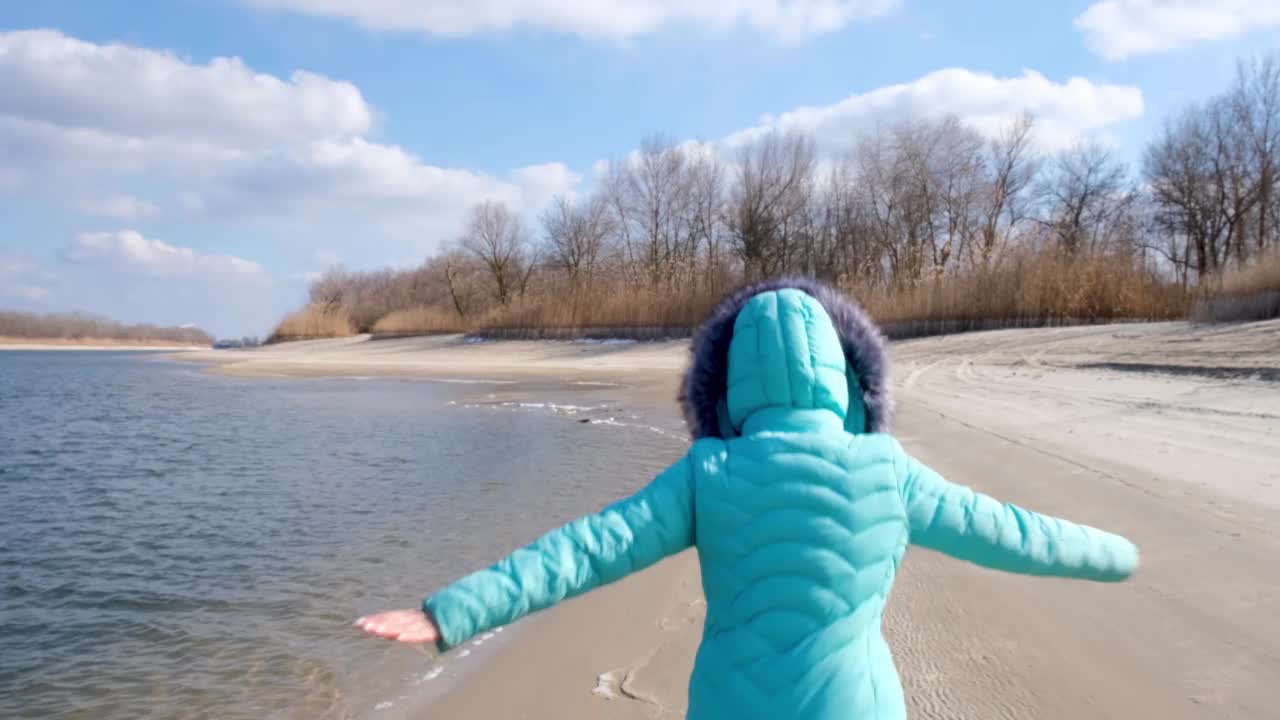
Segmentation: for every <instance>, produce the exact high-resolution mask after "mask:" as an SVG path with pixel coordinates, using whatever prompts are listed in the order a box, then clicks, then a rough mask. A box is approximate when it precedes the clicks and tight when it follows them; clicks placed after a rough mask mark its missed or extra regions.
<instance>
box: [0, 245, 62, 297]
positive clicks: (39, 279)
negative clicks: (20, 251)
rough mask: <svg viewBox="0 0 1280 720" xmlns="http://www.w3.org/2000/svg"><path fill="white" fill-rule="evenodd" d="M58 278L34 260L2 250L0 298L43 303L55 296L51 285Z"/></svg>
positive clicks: (0, 254)
mask: <svg viewBox="0 0 1280 720" xmlns="http://www.w3.org/2000/svg"><path fill="white" fill-rule="evenodd" d="M56 280H57V278H56V277H54V275H53V273H50V272H49V271H47V270H45V269H44V268H43V267H41V266H40V264H39V263H37V262H35V261H34V260H32V259H30V258H28V257H26V256H24V255H17V254H14V253H8V252H5V251H3V250H0V298H4V299H7V300H18V301H22V302H24V303H28V304H37V303H42V302H44V301H46V300H49V299H50V298H51V297H52V296H53V289H52V287H51V286H52V285H53V284H54V283H55V282H56Z"/></svg>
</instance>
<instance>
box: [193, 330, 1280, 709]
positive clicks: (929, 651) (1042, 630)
mask: <svg viewBox="0 0 1280 720" xmlns="http://www.w3.org/2000/svg"><path fill="white" fill-rule="evenodd" d="M685 348H686V346H685V344H684V343H682V342H669V343H652V344H639V343H570V342H562V343H561V342H557V343H538V342H529V343H516V342H510V343H508V342H504V343H468V342H465V341H464V340H463V339H461V338H458V337H440V338H418V339H402V340H387V341H369V340H368V339H367V338H352V339H346V340H333V341H314V342H308V343H294V344H289V345H285V346H276V347H270V348H263V349H258V350H252V351H218V352H215V351H198V352H192V353H183V354H182V355H181V356H180V357H181V358H182V359H184V360H193V361H200V362H205V363H210V364H213V365H214V367H213V370H214V371H216V372H223V373H232V374H237V375H272V376H317V375H346V376H350V375H397V376H400V375H403V376H418V377H430V378H435V379H446V380H448V379H454V380H467V379H477V378H486V379H512V380H529V379H554V380H557V381H564V382H585V383H596V382H616V383H620V384H623V385H625V386H626V388H627V389H626V394H627V397H628V398H630V399H631V401H633V402H634V403H635V404H637V405H645V406H649V407H658V406H662V405H664V404H666V405H669V406H671V407H672V412H671V422H672V423H673V425H672V428H673V429H678V425H677V424H676V423H677V415H676V413H675V410H674V404H673V403H674V401H673V398H674V395H675V389H676V385H677V381H678V377H679V373H680V371H681V369H682V368H683V367H684V363H685V352H686V349H685ZM893 357H894V361H895V366H894V368H893V377H894V385H895V387H896V390H897V397H898V407H899V412H898V420H897V423H896V434H897V435H898V436H899V437H900V438H901V440H902V442H903V444H904V445H905V446H906V448H907V449H908V450H909V451H911V452H912V453H914V454H916V455H917V456H918V457H920V458H921V459H922V460H924V461H925V462H927V463H929V464H931V465H933V466H934V467H935V468H937V469H938V470H939V471H941V472H942V473H943V474H945V475H947V476H948V477H950V478H951V479H953V480H956V481H959V482H963V483H967V484H970V485H973V486H974V487H976V488H978V489H980V490H983V491H985V492H988V493H991V494H993V495H995V496H997V497H1000V498H1002V499H1005V500H1008V501H1011V502H1016V503H1019V504H1021V505H1023V506H1026V507H1030V508H1033V509H1036V510H1040V511H1044V512H1048V513H1053V514H1059V515H1063V516H1065V517H1069V518H1071V519H1074V520H1077V521H1080V522H1085V523H1088V524H1092V525H1097V526H1100V527H1103V528H1107V529H1111V530H1114V531H1117V532H1121V533H1123V534H1126V535H1128V536H1129V537H1131V538H1132V539H1133V540H1134V541H1135V542H1136V543H1137V544H1138V545H1139V547H1140V548H1141V550H1142V553H1143V556H1142V557H1143V565H1142V568H1141V569H1140V571H1139V573H1138V575H1137V576H1135V578H1134V579H1133V580H1132V581H1131V582H1128V583H1126V584H1123V585H1114V586H1113V585H1107V586H1103V585H1091V584H1084V583H1070V582H1065V581H1057V580H1043V579H1030V578H1022V577H1015V576H1009V575H1002V574H999V573H995V572H991V571H986V570H982V569H978V568H975V567H972V566H968V565H965V564H963V563H960V562H956V561H953V560H950V559H947V558H944V557H940V556H937V555H935V554H932V553H930V552H928V551H924V550H918V549H917V550H912V551H910V552H908V554H907V558H906V560H905V562H904V564H903V567H902V572H901V575H900V579H899V581H898V584H897V585H896V587H895V590H894V596H893V597H892V598H891V599H890V602H889V609H888V613H887V616H886V619H885V630H886V634H887V636H888V637H889V640H890V644H891V646H892V648H893V651H894V654H895V656H896V658H897V661H898V664H899V670H900V672H901V675H902V679H903V683H904V685H905V687H906V692H907V697H908V702H909V707H910V711H911V716H912V717H915V718H1030V717H1035V718H1080V717H1088V718H1124V719H1126V720H1128V719H1129V718H1134V717H1160V718H1267V717H1274V713H1275V705H1274V701H1275V697H1276V689H1275V681H1276V679H1277V678H1280V563H1277V562H1276V557H1278V556H1280V460H1278V459H1277V458H1280V422H1278V421H1280V322H1276V321H1273V322H1268V323H1254V324H1248V325H1233V326H1222V327H1193V326H1190V325H1187V324H1183V323H1166V324H1152V325H1112V326H1101V327H1082V328H1066V329H1043V330H1012V331H997V332H989V333H975V334H969V335H958V336H951V337H945V338H937V339H927V340H918V341H910V342H904V343H898V344H895V345H894V346H893ZM426 590H429V588H424V591H426ZM702 608H703V605H702V600H701V592H700V590H699V586H698V575H697V562H696V557H695V556H694V554H693V553H691V552H690V553H685V554H683V555H681V556H678V557H675V558H672V559H670V560H668V561H666V562H664V563H662V564H660V565H659V566H657V567H655V568H653V569H651V570H649V571H647V572H645V573H642V574H640V575H636V576H633V577H631V578H628V579H626V580H624V581H622V582H620V583H617V584H616V585H613V586H610V587H608V588H604V589H602V590H599V591H597V592H595V593H592V594H589V595H587V596H584V597H581V598H578V599H576V600H573V601H570V602H568V603H565V604H563V605H561V606H559V607H557V608H554V609H552V610H549V611H547V612H546V613H543V614H541V615H538V616H535V617H534V618H530V619H529V620H526V621H524V622H522V623H521V624H520V625H521V626H520V632H519V633H518V634H516V635H515V636H514V637H513V638H512V639H511V641H510V642H508V643H506V644H504V646H503V647H501V648H500V649H499V650H498V651H497V652H495V653H493V654H492V656H491V657H487V658H485V662H484V663H483V664H479V665H477V667H475V668H474V671H472V672H469V673H467V674H466V676H465V677H464V678H462V679H461V680H460V681H459V682H458V683H457V684H456V686H455V687H454V688H453V689H452V690H451V691H450V692H449V693H448V694H446V695H445V696H444V697H443V698H441V699H439V700H438V701H437V702H436V703H434V704H433V705H432V706H431V708H430V713H429V715H430V717H433V718H478V717H486V718H487V717H510V718H522V717H523V718H678V717H682V716H683V711H684V708H685V684H686V682H687V678H688V673H689V669H690V667H691V664H692V658H693V653H694V650H695V648H696V643H697V639H698V633H699V632H700V630H701V621H702V616H701V612H702Z"/></svg>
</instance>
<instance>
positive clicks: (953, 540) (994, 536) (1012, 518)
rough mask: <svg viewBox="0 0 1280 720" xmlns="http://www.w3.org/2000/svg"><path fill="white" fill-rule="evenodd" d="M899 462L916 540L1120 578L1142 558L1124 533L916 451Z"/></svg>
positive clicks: (1025, 569) (1037, 567)
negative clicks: (981, 483) (960, 479)
mask: <svg viewBox="0 0 1280 720" xmlns="http://www.w3.org/2000/svg"><path fill="white" fill-rule="evenodd" d="M904 458H905V459H904V460H903V462H902V464H900V465H899V473H900V478H899V479H900V481H901V483H902V496H903V501H904V502H905V504H906V508H907V519H908V521H909V523H910V526H911V541H912V542H913V543H915V544H918V545H921V546H923V547H927V548H930V549H932V550H937V551H939V552H943V553H946V554H948V555H952V556H954V557H957V558H960V559H962V560H968V561H970V562H973V563H977V564H978V565H982V566H985V567H989V568H994V569H996V570H1004V571H1007V572H1015V573H1021V574H1025V575H1046V576H1055V577H1066V578H1075V579H1080V580H1096V581H1102V582H1116V581H1119V580H1124V579H1125V578H1127V577H1129V576H1130V575H1131V574H1132V573H1133V571H1134V569H1135V568H1136V567H1137V564H1138V550H1137V548H1136V547H1134V545H1133V543H1131V542H1129V541H1128V540H1126V539H1125V538H1123V537H1120V536H1118V535H1112V534H1111V533H1107V532H1103V531H1101V530H1097V529H1094V528H1091V527H1088V526H1085V525H1077V524H1076V523H1073V522H1069V521H1067V520H1061V519H1058V518H1054V517H1048V516H1045V515H1040V514H1038V513H1034V512H1031V511H1029V510H1024V509H1022V508H1020V507H1017V506H1016V505H1011V504H1007V503H1001V502H999V501H997V500H994V499H992V498H990V497H988V496H986V495H983V494H981V493H978V492H974V491H973V490H971V489H969V488H967V487H963V486H960V485H955V484H953V483H950V482H948V481H947V480H946V479H944V478H943V477H942V476H941V475H939V474H938V473H936V472H934V471H933V470H932V469H931V468H929V467H928V466H926V465H924V464H923V463H921V462H920V461H918V460H916V459H915V458H913V457H911V456H909V455H905V453H904Z"/></svg>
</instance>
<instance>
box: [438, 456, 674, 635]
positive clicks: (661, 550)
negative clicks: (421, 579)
mask: <svg viewBox="0 0 1280 720" xmlns="http://www.w3.org/2000/svg"><path fill="white" fill-rule="evenodd" d="M692 544H693V471H692V468H691V465H690V462H689V459H688V458H687V457H685V458H682V459H681V460H679V461H678V462H676V464H675V465H672V466H671V467H670V468H668V469H667V470H666V471H664V472H663V473H662V474H660V475H659V476H658V477H657V478H656V479H655V480H654V481H653V482H652V483H650V484H649V485H648V486H647V487H645V488H644V489H642V490H641V491H640V492H638V493H636V494H635V495H633V496H631V497H629V498H627V499H625V500H621V501H619V502H617V503H614V504H612V505H610V506H609V507H606V508H605V509H604V510H602V511H600V512H599V513H597V514H595V515H588V516H586V517H583V518H579V519H577V520H574V521H573V522H571V523H569V524H568V525H565V526H563V527H561V528H559V529H558V530H554V531H552V532H550V533H547V534H546V535H543V536H542V537H541V538H539V539H538V540H537V541H535V542H534V543H532V544H531V545H529V546H527V547H525V548H523V549H520V550H517V551H515V552H513V553H511V554H510V555H508V556H507V557H506V558H503V559H502V560H500V561H498V562H497V563H495V564H494V565H492V566H491V567H489V568H488V569H485V570H481V571H479V572H476V573H472V574H471V575H468V576H466V577H464V578H462V579H461V580H459V581H457V582H455V583H453V584H452V585H450V586H448V587H446V588H445V589H443V590H441V591H440V592H438V593H436V594H435V595H432V596H431V597H429V598H427V599H426V600H425V601H424V602H423V604H422V607H423V610H425V611H426V612H427V613H428V614H429V615H430V616H431V618H432V619H433V620H434V622H435V625H436V627H437V628H438V631H439V640H438V645H439V646H440V648H441V650H447V649H448V648H450V647H453V646H455V645H458V644H459V643H462V642H465V641H466V640H467V638H470V637H472V636H473V635H476V634H477V633H482V632H484V631H486V630H490V629H492V628H495V627H499V626H501V625H506V624H508V623H511V622H514V621H515V620H517V619H519V618H521V617H523V616H525V615H528V614H529V613H533V612H537V611H538V610H542V609H544V608H547V607H549V606H551V605H554V604H555V603H557V602H560V601H561V600H564V599H567V598H570V597H573V596H575V595H578V594H581V593H583V592H586V591H588V590H591V589H593V588H596V587H599V586H601V585H606V584H608V583H611V582H613V581H615V580H619V579H621V578H622V577H624V576H626V575H628V574H629V573H633V572H636V571H638V570H642V569H644V568H646V567H648V566H650V565H652V564H654V563H656V562H658V561H659V560H661V559H663V558H664V557H666V556H668V555H672V554H675V553H677V552H680V551H681V550H684V549H685V548H688V547H689V546H690V545H692Z"/></svg>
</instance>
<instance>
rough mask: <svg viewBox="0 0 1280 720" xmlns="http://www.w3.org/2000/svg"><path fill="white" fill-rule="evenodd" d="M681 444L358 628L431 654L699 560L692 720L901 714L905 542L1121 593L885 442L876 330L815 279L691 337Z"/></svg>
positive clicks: (1112, 555)
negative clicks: (672, 456) (654, 464)
mask: <svg viewBox="0 0 1280 720" xmlns="http://www.w3.org/2000/svg"><path fill="white" fill-rule="evenodd" d="M692 354H693V357H692V363H691V367H690V369H689V371H688V373H687V375H686V376H685V380H684V386H683V389H682V392H681V397H680V400H681V402H682V404H683V407H684V413H685V418H686V420H687V422H688V425H689V428H690V431H691V434H692V435H693V438H694V443H693V445H692V447H691V448H690V449H689V452H688V453H687V454H686V455H685V456H684V457H683V458H681V459H680V460H679V461H677V462H676V463H675V464H674V465H672V466H671V467H670V468H668V469H667V470H666V471H664V472H663V473H661V474H660V475H658V477H657V478H656V479H655V480H654V481H653V482H652V483H651V484H650V485H649V486H648V487H646V488H644V489H643V490H641V491H640V492H638V493H637V494H636V495H634V496H632V497H630V498H627V499H625V500H622V501H619V502H617V503H615V504H613V505H611V506H609V507H607V508H605V509H604V510H602V511H601V512H600V513H598V514H596V515H590V516H588V517H584V518H581V519H579V520H575V521H574V522H572V523H569V524H568V525H566V526H564V527H562V528H560V529H558V530H555V531H554V532H551V533H549V534H547V535H544V536H543V537H542V538H541V539H539V540H538V541H536V542H534V543H533V544H532V545H529V546H528V547H526V548H524V549H522V550H517V551H516V552H514V553H512V554H511V555H509V556H508V557H507V558H505V559H503V560H501V561H499V562H498V563H496V564H494V565H493V566H492V567H490V568H488V569H486V570H482V571H480V572H477V573H474V574H472V575H470V576H468V577H465V578H463V579H461V580H459V581H458V582H456V583H454V584H452V585H450V586H449V587H447V588H445V589H444V590H442V591H440V592H439V593H436V594H435V595H433V596H431V597H429V598H427V599H426V600H425V601H424V602H423V604H422V608H421V609H420V610H401V611H395V612H389V613H383V614H380V615H374V616H371V617H366V618H361V619H360V620H359V621H357V624H358V625H360V627H362V628H363V629H364V630H366V631H367V632H370V633H373V634H375V635H379V636H381V637H385V638H391V639H395V640H400V641H402V642H418V643H422V642H435V643H437V644H438V646H439V647H440V649H441V651H445V650H448V649H449V648H451V647H453V646H456V645H458V644H459V643H462V642H464V641H465V640H467V639H468V638H470V637H471V636H473V635H475V634H477V633H481V632H484V631H486V630H488V629H491V628H494V627H498V626H501V625H505V624H508V623H511V622H513V621H515V620H517V619H518V618H520V617H522V616H524V615H527V614H529V613H532V612H536V611H538V610H541V609H543V608H546V607H549V606H551V605H553V604H555V603H557V602H559V601H561V600H563V599H565V598H568V597H572V596H574V595H578V594H580V593H583V592H585V591H587V590H590V589H592V588H595V587H599V586H601V585H604V584H606V583H611V582H613V581H615V580H618V579H620V578H622V577H624V576H626V575H627V574H629V573H633V572H636V571H638V570H642V569H644V568H646V567H648V566H650V565H652V564H653V563H655V562H657V561H659V560H661V559H662V558H664V557H666V556H668V555H671V554H673V553H678V552H680V551H682V550H684V549H686V548H689V547H696V548H697V550H698V559H699V562H700V563H701V567H702V585H703V591H704V593H705V594H706V599H707V616H706V621H705V625H704V629H703V635H702V643H701V645H700V647H699V649H698V654H697V660H696V661H695V664H694V668H693V675H692V677H691V679H690V683H689V711H688V717H689V718H690V719H691V720H712V719H715V718H725V719H731V718H732V719H735V720H740V719H744V718H770V719H774V720H780V719H783V718H809V719H815V720H816V719H818V718H822V719H828V718H829V719H834V718H902V717H905V714H906V707H905V702H904V699H903V693H902V687H901V685H900V684H899V681H898V675H897V672H896V670H895V668H894V664H893V659H892V657H891V656H890V653H889V646H888V645H887V644H886V643H885V641H884V639H883V637H882V636H881V632H880V619H881V616H882V614H883V612H884V605H885V599H886V598H887V597H888V595H889V590H890V588H891V587H892V585H893V580H894V576H895V574H896V573H897V570H898V564H899V562H901V560H902V557H903V554H904V553H905V552H906V549H907V545H908V544H909V543H914V544H917V545H921V546H923V547H928V548H933V549H935V550H940V551H942V552H945V553H948V554H950V555H953V556H955V557H957V558H961V559H964V560H968V561H971V562H974V563H978V564H980V565H983V566H986V567H990V568H997V569H1000V570H1005V571H1009V572H1017V573H1025V574H1029V575H1046V576H1058V577H1068V578H1079V579H1084V580H1095V581H1118V580H1123V579H1125V578H1127V577H1128V576H1129V574H1130V573H1132V572H1133V570H1134V568H1135V567H1136V566H1137V563H1138V553H1137V550H1136V549H1135V548H1134V546H1133V545H1132V544H1131V543H1130V542H1129V541H1127V540H1125V539H1124V538H1121V537H1118V536H1116V535H1111V534H1108V533H1105V532H1102V531H1099V530H1095V529H1093V528H1090V527H1086V526H1083V525H1076V524H1073V523H1070V522H1067V521H1065V520H1058V519H1055V518H1050V517H1046V516H1042V515H1038V514H1036V513H1033V512H1030V511H1027V510H1023V509H1021V508H1019V507H1016V506H1014V505H1008V504H1002V503H1000V502H998V501H996V500H993V499H991V498H989V497H987V496H984V495H982V494H979V493H976V492H974V491H972V490H970V489H968V488H966V487H962V486H959V485H953V484H951V483H949V482H947V481H946V480H944V479H943V478H942V477H941V476H939V475H938V474H937V473H936V472H934V471H933V470H931V469H929V468H928V467H926V466H924V465H923V464H921V463H920V462H918V461H917V460H915V459H914V458H912V457H911V456H910V455H908V454H907V453H906V452H905V451H904V450H903V449H902V446H901V445H899V444H898V442H897V440H895V439H894V438H893V437H892V436H890V435H888V434H887V432H888V430H889V417H890V414H891V403H890V399H889V389H888V378H887V372H886V364H887V357H886V352H885V347H884V340H883V337H882V336H881V334H880V332H879V330H878V329H877V328H876V327H875V325H874V324H873V323H872V322H871V321H870V320H869V319H868V318H867V316H866V315H864V314H863V312H862V311H861V310H860V309H859V308H858V307H857V306H856V305H854V304H853V303H851V302H850V301H848V300H847V299H845V298H844V297H842V296H841V295H839V294H837V293H836V292H834V291H832V290H831V289H829V288H827V287H825V286H822V285H820V284H818V283H816V282H813V281H811V280H784V281H774V282H769V283H764V284H760V285H756V286H754V287H750V288H747V289H745V290H742V291H740V292H738V293H735V294H733V295H731V296H729V297H728V298H726V299H725V300H724V301H723V302H722V303H721V304H720V306H719V307H718V308H717V309H716V311H715V312H714V313H713V314H712V316H711V318H710V319H709V320H708V321H707V322H706V323H705V324H704V325H703V327H702V328H700V330H699V332H698V334H697V336H696V337H695V338H694V341H693V346H692Z"/></svg>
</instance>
